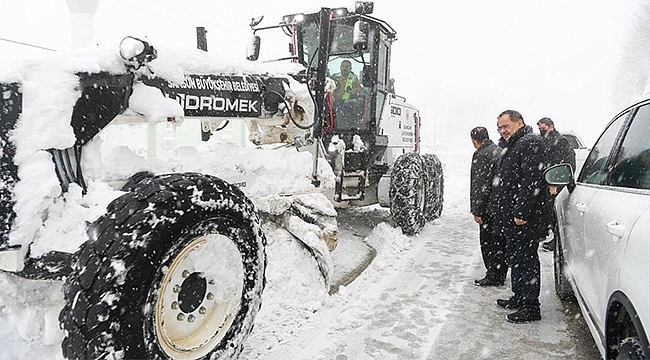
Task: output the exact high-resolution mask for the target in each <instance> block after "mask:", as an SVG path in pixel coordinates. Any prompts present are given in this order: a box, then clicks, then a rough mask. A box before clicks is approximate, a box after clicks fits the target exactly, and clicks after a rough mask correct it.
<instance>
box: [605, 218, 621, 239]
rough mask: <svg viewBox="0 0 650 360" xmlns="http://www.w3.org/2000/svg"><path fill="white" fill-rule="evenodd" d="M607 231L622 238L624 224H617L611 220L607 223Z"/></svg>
mask: <svg viewBox="0 0 650 360" xmlns="http://www.w3.org/2000/svg"><path fill="white" fill-rule="evenodd" d="M607 231H608V232H609V233H610V234H612V235H614V236H616V237H617V238H622V237H623V235H625V226H623V225H621V224H619V223H618V222H616V221H612V222H609V223H607Z"/></svg>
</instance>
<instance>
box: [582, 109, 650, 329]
mask: <svg viewBox="0 0 650 360" xmlns="http://www.w3.org/2000/svg"><path fill="white" fill-rule="evenodd" d="M649 166H650V105H645V106H641V107H640V108H638V109H637V110H634V111H633V112H632V113H631V114H630V119H629V120H628V121H627V123H626V124H624V125H623V126H622V128H621V131H619V135H618V136H617V140H616V141H615V146H614V148H613V149H612V152H611V154H610V161H609V162H608V164H607V165H606V168H605V177H604V178H603V179H602V181H601V185H599V186H596V187H593V188H592V189H591V191H592V196H591V197H590V198H588V199H585V200H586V201H585V202H584V206H585V207H584V211H583V218H584V245H585V249H584V250H585V255H586V258H585V269H586V270H587V271H588V273H589V276H586V277H585V279H584V284H586V286H584V287H583V288H584V289H586V290H585V291H583V297H584V301H585V303H586V304H587V306H588V308H589V309H591V310H592V312H593V313H592V315H593V316H594V317H595V322H596V323H597V324H598V327H599V328H600V329H603V328H604V325H605V318H604V317H605V314H606V309H607V305H608V301H609V297H610V295H611V294H612V292H613V291H614V290H616V289H614V288H615V287H616V286H617V285H615V284H616V281H617V278H618V271H619V269H620V266H621V259H622V257H623V255H624V254H625V248H626V245H627V240H628V238H629V235H630V231H631V228H632V226H633V225H634V223H635V222H636V221H637V219H638V217H639V215H640V214H641V213H643V211H644V210H645V209H646V208H647V207H648V197H647V196H646V193H647V191H646V190H647V189H648V188H649V185H650V184H649V181H648V180H650V179H648V176H650V171H648V169H649Z"/></svg>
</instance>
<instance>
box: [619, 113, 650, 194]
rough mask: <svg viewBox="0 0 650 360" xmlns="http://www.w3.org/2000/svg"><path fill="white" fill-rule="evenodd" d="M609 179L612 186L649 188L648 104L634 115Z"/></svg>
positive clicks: (649, 143)
mask: <svg viewBox="0 0 650 360" xmlns="http://www.w3.org/2000/svg"><path fill="white" fill-rule="evenodd" d="M609 179H610V180H609V182H610V185H612V186H620V187H627V188H634V189H650V105H644V106H642V107H640V108H639V111H638V112H637V113H636V115H635V116H634V119H633V120H632V124H631V125H630V128H629V130H628V131H627V134H626V135H625V139H624V140H623V143H622V146H621V150H620V151H619V154H618V157H617V160H616V162H615V163H614V166H613V167H612V171H611V174H610V177H609Z"/></svg>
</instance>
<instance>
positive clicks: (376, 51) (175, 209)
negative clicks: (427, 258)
mask: <svg viewBox="0 0 650 360" xmlns="http://www.w3.org/2000/svg"><path fill="white" fill-rule="evenodd" d="M372 9H373V5H372V3H369V2H357V4H356V6H355V9H354V11H349V10H347V9H342V8H341V9H332V8H321V9H320V10H319V11H318V12H315V13H311V14H293V15H289V16H286V17H284V19H283V20H282V22H280V23H279V24H277V25H273V26H259V25H260V19H254V20H253V21H252V23H251V27H252V29H253V37H252V38H251V42H250V46H249V50H248V54H247V58H248V60H247V61H249V62H245V61H242V63H241V64H240V63H237V64H233V63H228V62H226V63H225V65H224V63H223V62H222V61H221V60H217V59H215V58H214V57H212V56H211V55H210V54H209V53H207V52H202V51H199V50H196V51H189V50H182V49H167V48H164V47H163V46H161V47H159V46H158V44H156V47H154V46H153V44H150V43H148V42H147V41H144V40H142V39H138V38H134V37H127V38H125V39H124V40H123V41H122V43H121V44H120V49H119V52H115V51H114V50H111V49H108V48H99V49H94V48H93V49H80V50H76V51H73V52H70V53H65V54H63V53H62V54H53V55H52V56H51V57H46V58H43V59H39V60H34V61H32V62H29V63H27V64H19V65H17V66H16V67H15V68H10V69H3V71H4V72H3V73H0V93H1V94H2V97H0V105H1V106H0V115H1V117H2V118H1V121H0V145H1V146H2V151H1V152H0V160H1V161H0V168H1V169H2V172H1V175H0V195H1V196H0V210H1V213H0V269H1V270H3V271H6V272H11V273H14V274H16V275H19V276H23V277H26V278H34V279H43V278H56V279H64V280H65V281H64V285H63V293H64V299H65V303H66V304H65V306H64V308H63V309H62V310H61V313H60V316H59V321H60V324H61V327H62V329H63V330H64V332H65V337H64V339H63V343H62V350H63V355H64V356H65V357H66V358H70V359H86V358H106V357H109V358H110V357H116V358H183V359H199V358H224V359H227V358H236V357H237V356H238V354H239V353H240V352H241V351H242V348H243V344H244V342H245V339H246V337H247V336H248V335H249V334H250V332H251V330H252V328H253V325H254V321H255V316H256V314H257V312H258V311H259V309H260V306H261V299H262V292H263V289H264V286H265V266H266V261H267V260H266V253H265V246H266V241H267V240H266V238H267V235H266V234H265V232H264V231H263V229H264V223H265V222H273V223H275V224H276V225H278V226H280V227H283V228H284V229H286V231H288V232H289V233H291V234H293V235H294V236H295V237H296V239H298V240H300V241H301V242H302V243H303V244H304V245H305V247H306V248H307V249H308V250H309V252H310V253H311V254H312V255H313V256H314V257H315V258H316V259H317V262H318V265H319V268H320V270H321V273H322V274H323V277H324V279H325V284H327V282H328V277H329V275H330V274H331V271H332V265H331V261H328V251H331V250H332V249H333V248H334V247H335V246H336V239H337V236H338V233H337V225H336V218H335V216H336V213H335V212H334V211H333V208H332V209H330V208H329V207H328V206H324V205H322V204H324V203H325V202H323V201H322V199H321V198H319V197H318V196H321V197H325V196H326V197H327V198H329V200H331V201H332V202H333V203H334V204H335V205H336V206H363V205H368V204H377V203H378V204H380V205H382V206H387V207H390V212H391V215H392V217H393V219H394V221H395V224H396V225H397V226H399V227H401V228H402V230H403V231H404V233H406V234H415V233H417V232H419V231H420V229H421V228H422V227H423V226H424V224H425V223H426V221H428V220H432V219H435V218H437V217H439V216H440V213H441V211H442V191H443V176H442V165H441V164H440V161H439V160H438V159H437V157H436V156H435V155H433V154H425V155H420V154H419V142H420V139H419V131H420V116H419V111H418V110H417V109H416V108H415V107H414V106H412V105H410V104H408V103H407V102H406V99H405V98H404V97H401V96H398V95H396V94H394V91H392V89H391V86H390V84H391V78H390V73H389V70H390V66H389V64H390V51H391V44H392V42H393V41H395V40H396V33H395V31H394V30H393V29H392V28H391V27H390V26H389V25H388V24H387V23H386V22H384V21H382V20H379V19H376V18H374V17H372V16H370V14H371V13H372ZM272 31H280V32H281V33H282V34H284V36H287V38H288V39H289V40H290V53H289V55H288V56H287V57H285V58H282V59H273V60H277V61H270V62H269V61H262V59H260V57H259V56H260V49H261V48H262V47H263V46H264V45H263V44H266V42H263V41H262V37H261V36H260V35H259V34H265V33H267V32H272ZM267 60H268V59H267ZM344 60H348V61H350V62H351V64H352V68H353V71H355V72H357V74H358V79H359V86H360V87H361V88H362V89H361V91H359V92H358V94H356V95H355V96H350V97H349V98H346V99H336V98H334V96H333V94H334V92H335V89H336V84H335V82H334V81H333V80H332V79H333V78H334V77H335V76H334V75H335V72H336V71H338V68H339V67H340V65H341V62H342V61H344ZM280 62H282V63H284V64H280ZM193 121H194V124H198V127H197V126H195V127H193V128H190V129H194V130H190V133H191V134H192V135H190V136H192V137H194V138H195V139H196V140H194V141H195V142H197V143H205V144H207V145H208V146H207V148H208V149H214V147H215V146H216V145H214V143H212V142H211V139H212V138H215V137H218V135H219V134H220V132H223V131H226V129H227V128H228V124H229V123H245V124H246V125H247V129H248V133H249V139H250V141H251V142H252V143H253V144H255V145H256V146H258V147H259V148H260V149H267V150H268V149H269V148H270V149H275V150H276V151H278V153H279V154H280V151H281V150H282V151H286V150H287V149H295V150H298V151H295V150H292V151H294V152H295V153H311V155H312V156H311V157H312V159H313V162H312V169H311V174H310V184H308V185H302V188H301V187H300V186H293V187H286V186H285V185H286V183H287V182H295V180H290V181H287V180H286V179H283V178H281V176H280V175H279V177H278V179H279V180H278V182H277V191H276V192H275V193H274V194H264V195H262V194H260V193H259V192H258V193H256V192H255V191H253V190H251V188H252V187H254V186H252V185H251V184H254V183H255V177H256V176H257V177H258V176H260V174H253V173H247V171H246V167H245V165H246V164H239V165H235V166H232V167H230V168H228V169H226V168H224V167H218V166H216V165H215V166H214V167H212V168H205V167H200V166H197V167H192V164H193V163H194V162H196V161H197V160H196V159H199V158H201V159H202V160H205V159H206V158H208V159H210V160H212V161H215V159H216V161H218V162H226V160H228V159H225V158H222V159H219V157H218V156H219V154H220V153H218V152H216V151H212V152H210V150H208V151H205V152H201V153H199V152H197V151H196V150H187V149H186V148H187V147H186V148H183V149H181V150H178V151H179V153H182V154H184V155H183V156H181V162H178V161H177V162H170V161H168V162H165V161H164V160H161V161H159V162H156V161H157V159H156V155H157V152H159V150H160V141H158V142H156V139H158V138H159V137H160V136H159V135H160V134H159V132H160V131H159V130H160V125H161V124H162V126H164V129H170V128H171V129H174V131H176V132H178V131H180V130H178V129H181V128H182V127H183V126H185V124H191V123H192V122H193ZM134 124H144V125H145V127H146V129H147V130H146V131H145V132H144V133H138V134H140V135H141V138H140V139H139V140H138V139H136V141H135V143H136V144H139V145H141V144H142V143H148V144H150V145H147V146H145V148H139V150H138V151H142V152H144V155H143V156H144V158H146V160H147V161H143V162H142V163H140V162H139V161H133V162H132V161H131V159H135V158H138V157H137V156H134V155H137V154H135V153H136V152H137V151H133V149H128V147H127V146H124V147H123V149H121V150H120V151H121V152H119V151H118V152H117V154H118V155H117V156H114V157H113V159H117V161H119V160H122V161H128V162H129V165H130V166H115V167H111V166H110V165H107V164H102V163H101V162H98V161H97V157H98V155H97V154H98V153H99V150H98V149H99V148H101V146H102V145H101V144H103V143H106V142H110V141H111V140H110V138H111V137H116V138H128V137H129V136H130V135H127V134H126V133H124V132H120V131H121V130H117V131H115V130H111V129H113V128H115V126H116V125H117V127H118V128H120V129H122V130H123V129H124V128H125V127H126V128H129V127H131V126H133V125H134ZM42 127H48V128H49V129H48V131H43V130H45V129H42ZM158 140H160V139H158ZM132 143H133V141H132ZM151 143H154V145H151ZM156 143H157V145H156ZM162 143H163V148H164V144H165V139H163V140H162ZM211 146H212V147H211ZM193 156H194V158H193ZM279 156H287V158H288V157H289V155H288V153H286V152H284V153H282V155H279ZM138 159H139V158H138ZM289 161H290V160H289ZM98 164H99V165H98ZM143 164H146V166H145V165H143ZM217 168H218V169H219V171H217V170H215V169H217ZM187 169H190V171H188V170H187ZM230 170H232V172H228V171H230ZM222 171H223V172H222ZM246 175H248V176H246ZM260 192H262V191H260ZM324 194H326V195H324ZM314 196H315V197H314ZM106 198H109V199H110V200H111V201H110V202H108V203H102V201H100V200H98V199H106ZM327 198H326V199H327ZM329 200H328V201H326V202H327V204H330V203H329ZM330 205H331V204H330ZM74 222H83V224H82V225H83V226H82V228H84V229H85V231H83V232H79V231H77V230H74V231H72V230H70V229H71V228H72V227H71V226H70V224H71V223H74ZM66 231H67V232H66ZM71 243H72V244H73V245H74V246H72V247H71V246H70V244H71ZM215 260H216V261H215Z"/></svg>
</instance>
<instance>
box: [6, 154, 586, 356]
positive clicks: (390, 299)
mask: <svg viewBox="0 0 650 360" xmlns="http://www.w3.org/2000/svg"><path fill="white" fill-rule="evenodd" d="M438 155H439V156H440V158H441V160H442V162H443V164H444V166H445V202H444V210H443V215H442V217H441V218H440V219H439V220H436V221H435V222H434V223H431V224H429V225H427V226H426V227H425V228H424V230H423V231H422V232H421V233H420V234H419V235H417V236H412V237H407V236H404V235H402V234H401V231H400V230H399V229H396V228H393V227H392V226H391V225H390V224H389V223H387V222H382V223H380V224H379V225H377V226H375V227H374V228H373V229H372V231H371V232H370V234H369V235H368V236H367V237H365V239H363V241H365V244H367V245H369V246H371V247H373V248H374V249H375V250H376V251H377V256H376V257H375V258H374V260H373V261H372V263H371V264H370V266H369V267H368V268H367V269H366V270H365V271H364V272H363V273H362V274H361V275H360V276H359V277H358V278H356V279H355V280H354V281H353V282H352V283H351V284H349V285H347V286H341V287H340V288H339V291H338V293H335V294H332V295H329V294H328V292H327V289H326V288H325V287H324V283H323V280H322V276H321V275H320V272H319V270H318V267H317V264H316V262H315V260H314V259H313V258H312V257H311V256H309V255H308V254H306V251H305V250H304V248H303V247H302V246H301V245H300V244H299V243H298V242H297V241H295V240H292V239H291V238H289V237H287V236H286V235H285V234H286V233H283V232H280V231H278V230H273V229H270V228H269V229H267V231H269V236H268V237H269V239H271V241H270V242H269V246H268V249H267V253H268V267H267V275H266V276H267V286H266V290H265V292H264V295H263V303H262V308H261V310H260V312H259V314H258V316H257V319H256V323H255V328H254V329H253V332H252V333H251V336H250V337H249V339H248V340H247V342H246V345H245V348H244V352H243V354H242V356H241V358H243V359H248V360H253V359H337V360H345V359H465V358H481V359H497V358H511V359H515V358H516V359H522V358H526V359H556V358H564V359H589V358H593V357H594V356H598V355H597V352H596V353H594V352H593V343H589V342H587V343H581V342H577V341H576V339H575V337H574V335H573V334H572V333H571V332H570V331H569V328H568V325H567V323H566V319H565V317H566V315H565V311H564V307H563V306H562V305H561V304H560V302H559V300H557V298H556V297H555V295H554V293H553V287H552V286H553V285H552V281H553V280H552V279H553V278H552V255H551V254H549V253H541V261H542V269H543V279H542V295H541V302H542V316H543V319H542V321H540V322H537V323H533V324H527V325H514V324H510V323H507V322H506V321H505V318H504V316H505V314H507V312H506V311H505V310H502V309H499V308H497V307H496V306H495V305H494V300H495V299H496V298H499V297H507V296H509V295H510V291H509V288H508V286H504V287H499V288H478V287H475V286H473V285H472V282H471V280H472V279H474V278H479V277H481V276H482V275H483V269H482V263H481V258H480V253H479V247H478V239H477V228H476V226H475V224H474V223H473V221H472V219H471V216H470V215H469V212H468V211H469V210H468V209H469V206H468V186H469V162H470V159H471V153H469V152H462V151H461V152H454V151H445V152H440V153H438ZM383 211H387V210H384V209H381V208H378V207H370V208H362V209H359V210H355V211H351V212H349V213H348V214H347V215H353V216H359V217H364V216H376V215H377V213H379V214H381V212H383ZM369 212H371V213H374V215H369ZM359 241H361V239H360V238H359V237H358V236H351V237H348V238H342V239H340V244H339V246H340V247H339V248H338V249H337V250H335V251H334V252H333V256H334V263H335V270H337V271H339V272H340V271H342V269H344V268H345V263H346V262H347V261H349V262H355V261H358V259H359V258H360V257H363V256H366V255H367V247H366V246H359V244H358V243H355V242H359ZM337 264H338V265H337ZM335 278H336V275H335ZM0 288H1V289H2V291H0V323H2V324H3V326H2V327H0V338H1V339H3V342H4V348H3V350H2V351H0V359H7V360H8V359H58V358H62V356H61V351H60V345H59V344H60V341H61V339H62V337H63V332H62V330H60V329H59V327H58V323H57V317H58V312H59V310H60V309H61V307H62V306H63V297H62V294H61V291H60V290H61V282H59V281H34V280H25V279H21V278H18V277H15V276H12V275H8V274H0ZM585 354H586V355H585Z"/></svg>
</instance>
